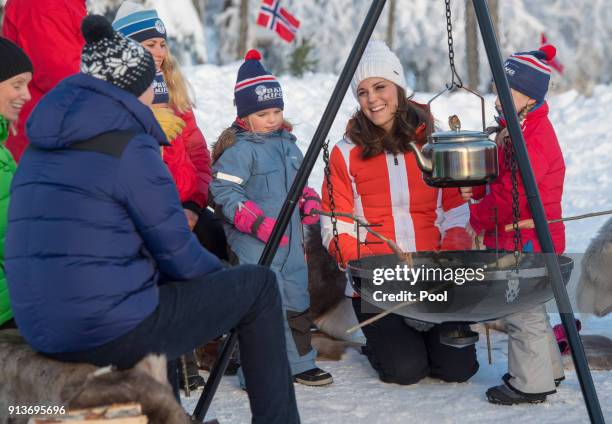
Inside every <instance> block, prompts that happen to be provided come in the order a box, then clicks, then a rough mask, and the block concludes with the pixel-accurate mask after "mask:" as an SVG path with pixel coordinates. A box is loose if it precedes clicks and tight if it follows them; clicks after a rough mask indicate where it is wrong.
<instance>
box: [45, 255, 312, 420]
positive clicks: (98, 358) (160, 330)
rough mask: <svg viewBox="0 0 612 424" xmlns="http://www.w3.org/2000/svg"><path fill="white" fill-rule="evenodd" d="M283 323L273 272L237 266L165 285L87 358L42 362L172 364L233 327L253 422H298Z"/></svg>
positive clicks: (65, 356)
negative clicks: (132, 321)
mask: <svg viewBox="0 0 612 424" xmlns="http://www.w3.org/2000/svg"><path fill="white" fill-rule="evenodd" d="M283 321H284V320H283V315H282V308H281V299H280V294H279V291H278V287H277V284H276V280H275V276H274V273H273V272H272V271H270V270H269V269H267V268H264V267H261V266H257V265H243V266H238V267H234V268H230V269H226V270H222V271H218V272H215V273H212V274H208V275H205V276H203V277H199V278H196V279H193V280H189V281H176V282H171V283H166V284H164V285H162V286H160V292H159V305H158V307H157V309H156V310H155V311H154V312H153V313H152V314H151V315H150V316H149V317H147V318H146V319H145V320H144V321H143V322H142V323H140V324H139V325H138V326H137V327H136V328H134V329H133V330H132V331H130V332H128V333H127V334H125V335H123V336H120V337H118V338H117V339H115V340H113V341H111V342H109V343H107V344H104V345H102V346H99V347H97V348H95V349H91V350H89V351H84V352H70V353H60V354H53V355H48V356H51V357H53V358H54V359H58V360H61V361H69V362H88V363H92V364H95V365H99V366H105V365H109V364H112V365H115V366H117V367H118V368H130V367H132V366H134V365H135V364H136V363H137V362H138V361H139V360H141V359H142V358H143V357H144V356H146V355H147V354H149V353H159V354H165V355H166V356H167V358H168V361H169V362H173V361H175V360H176V359H177V358H178V357H179V356H180V355H182V354H184V353H186V352H189V351H192V350H193V349H195V348H196V347H197V346H200V345H202V344H205V343H206V342H208V341H210V340H212V339H213V338H215V337H217V336H219V335H221V334H224V333H227V332H228V331H229V330H231V329H232V328H236V329H237V331H238V340H239V346H240V358H241V364H242V368H243V371H244V375H245V380H246V387H247V391H248V395H249V401H250V404H251V412H252V414H253V421H252V422H253V423H266V424H273V423H279V424H281V423H282V424H291V423H299V422H300V418H299V415H298V410H297V405H296V401H295V392H294V389H293V380H292V376H291V372H290V369H289V362H288V360H287V353H286V348H285V337H284V328H283ZM174 369H176V367H174Z"/></svg>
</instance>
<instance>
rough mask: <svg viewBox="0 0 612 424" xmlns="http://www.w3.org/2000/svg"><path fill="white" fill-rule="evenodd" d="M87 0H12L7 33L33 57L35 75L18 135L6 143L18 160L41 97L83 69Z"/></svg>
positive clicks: (6, 18)
mask: <svg viewBox="0 0 612 424" xmlns="http://www.w3.org/2000/svg"><path fill="white" fill-rule="evenodd" d="M86 14H87V11H86V9H85V0H45V1H41V0H8V2H7V3H6V8H5V15H4V22H3V24H2V31H3V35H4V36H5V37H6V38H8V39H10V40H12V41H13V42H15V43H16V44H17V45H18V46H20V47H21V48H22V49H23V50H24V51H25V52H26V54H27V55H28V56H29V57H30V59H31V60H32V64H33V65H34V78H33V79H32V82H31V83H30V86H29V88H30V92H31V94H32V100H30V101H29V102H28V103H26V105H25V106H24V107H23V109H22V110H21V113H20V114H19V121H18V124H17V136H13V135H11V136H9V138H8V140H7V142H6V147H8V149H9V150H10V151H11V153H12V154H13V157H14V158H15V160H16V161H19V159H20V158H21V155H22V153H23V151H24V150H25V148H26V147H27V145H28V140H27V138H26V134H25V123H26V121H27V119H28V117H29V116H30V112H31V111H32V109H34V106H36V104H37V103H38V101H39V100H40V98H41V97H42V96H44V95H45V94H46V93H47V92H48V91H49V90H51V89H52V88H53V87H55V85H56V84H57V83H58V82H59V81H60V80H62V79H64V78H65V77H67V76H69V75H72V74H75V73H77V72H79V67H80V62H81V50H82V48H83V45H84V44H85V41H84V40H83V37H82V35H81V21H82V20H83V18H84V17H85V16H86Z"/></svg>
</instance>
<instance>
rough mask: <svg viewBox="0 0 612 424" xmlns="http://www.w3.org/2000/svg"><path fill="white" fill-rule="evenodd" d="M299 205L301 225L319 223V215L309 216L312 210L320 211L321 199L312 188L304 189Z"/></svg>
mask: <svg viewBox="0 0 612 424" xmlns="http://www.w3.org/2000/svg"><path fill="white" fill-rule="evenodd" d="M299 204H300V215H301V216H302V224H304V225H312V224H316V223H317V222H319V214H314V215H310V212H311V211H312V210H313V209H318V210H321V198H320V197H319V195H318V194H317V192H316V191H315V190H314V189H313V188H310V187H304V190H303V191H302V197H300V203H299Z"/></svg>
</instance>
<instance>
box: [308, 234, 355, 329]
mask: <svg viewBox="0 0 612 424" xmlns="http://www.w3.org/2000/svg"><path fill="white" fill-rule="evenodd" d="M306 228H308V231H307V235H306V242H305V246H304V249H305V251H306V258H307V261H308V291H309V292H310V311H311V314H312V318H313V319H316V318H318V317H320V316H321V315H323V314H325V313H326V312H328V311H329V310H331V309H332V308H333V307H334V306H336V305H337V304H338V303H340V301H341V300H342V299H344V297H345V296H344V290H345V288H346V275H345V274H344V272H342V271H341V270H340V269H339V268H338V264H337V263H336V261H335V260H334V259H333V258H332V257H331V256H330V254H329V253H328V252H327V250H326V249H325V247H323V241H322V239H321V226H320V225H319V224H315V225H310V226H308V227H306Z"/></svg>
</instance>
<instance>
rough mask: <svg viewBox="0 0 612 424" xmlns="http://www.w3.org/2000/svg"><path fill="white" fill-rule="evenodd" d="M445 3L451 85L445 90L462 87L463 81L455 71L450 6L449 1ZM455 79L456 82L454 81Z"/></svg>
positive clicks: (446, 0)
mask: <svg viewBox="0 0 612 424" xmlns="http://www.w3.org/2000/svg"><path fill="white" fill-rule="evenodd" d="M445 3H446V32H447V33H448V62H449V63H450V68H451V83H450V86H447V88H449V89H450V88H452V87H453V86H456V87H458V88H461V87H463V81H461V77H459V74H458V73H457V69H455V50H454V49H453V24H452V22H451V5H450V0H445ZM455 78H457V81H458V82H456V81H455Z"/></svg>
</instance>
